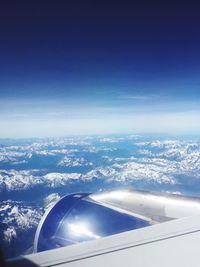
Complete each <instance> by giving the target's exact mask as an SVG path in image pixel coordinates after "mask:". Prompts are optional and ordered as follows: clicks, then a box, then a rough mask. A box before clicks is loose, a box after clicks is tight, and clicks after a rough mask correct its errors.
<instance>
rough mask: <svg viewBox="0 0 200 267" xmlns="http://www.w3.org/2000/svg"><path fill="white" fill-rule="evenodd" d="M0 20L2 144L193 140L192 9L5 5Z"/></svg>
mask: <svg viewBox="0 0 200 267" xmlns="http://www.w3.org/2000/svg"><path fill="white" fill-rule="evenodd" d="M0 13H1V14H0V33H1V34H0V75H1V77H0V111H1V112H0V125H1V130H0V137H3V138H5V137H16V138H18V137H34V136H41V137H45V136H64V135H68V134H70V135H73V134H101V133H106V134H107V133H179V134H185V133H196V134H198V133H199V132H200V124H199V121H200V120H199V119H200V90H199V89H200V76H199V73H200V50H199V47H200V31H199V24H200V18H199V14H198V8H197V6H194V5H193V4H192V3H191V4H190V5H189V4H184V3H182V4H181V5H180V3H177V4H176V2H173V4H170V3H165V4H163V3H162V4H161V3H159V2H151V3H141V4H140V5H138V4H137V5H136V4H133V3H132V4H130V3H128V2H127V3H126V1H125V2H124V1H123V2H122V1H117V2H115V4H114V5H113V4H112V2H111V1H106V2H103V1H101V2H99V3H98V4H96V5H95V4H94V1H90V2H89V1H72V2H70V1H48V5H46V4H45V1H32V2H29V3H27V1H20V2H18V3H15V1H13V5H10V6H8V4H7V5H6V3H5V4H4V5H3V6H2V8H1V11H0Z"/></svg>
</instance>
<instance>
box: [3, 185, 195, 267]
mask: <svg viewBox="0 0 200 267" xmlns="http://www.w3.org/2000/svg"><path fill="white" fill-rule="evenodd" d="M199 244H200V199H199V198H194V197H184V196H180V195H169V194H158V193H150V192H143V191H134V190H117V191H111V192H104V193H98V194H85V193H84V194H79V193H78V194H73V195H69V196H65V197H63V198H62V199H60V200H59V201H58V202H57V203H56V204H55V205H54V206H53V207H51V208H50V209H49V210H48V211H47V212H46V213H45V214H44V216H43V218H42V220H41V222H40V224H39V225H38V228H37V231H36V235H35V241H34V253H33V254H31V255H27V256H23V257H20V258H17V259H12V260H10V261H8V262H7V266H46V267H47V266H49V267H50V266H57V267H61V266H62V267H64V266H66V267H74V266H77V267H78V266H82V267H84V266H87V267H90V266H97V267H100V266H101V267H102V266H124V265H125V266H137V267H150V266H152V267H158V266H159V267H160V266H162V267H163V266H164V267H165V266H166V267H167V266H181V267H183V266H185V267H186V266H187V267H188V266H199Z"/></svg>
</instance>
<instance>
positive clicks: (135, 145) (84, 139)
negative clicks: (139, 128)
mask: <svg viewBox="0 0 200 267" xmlns="http://www.w3.org/2000/svg"><path fill="white" fill-rule="evenodd" d="M129 187H131V188H135V189H140V190H150V191H159V192H169V193H175V194H186V195H192V196H200V139H198V138H194V137H192V138H178V137H172V136H144V135H121V136H119V135H118V136H80V137H67V138H48V139H18V140H17V139H16V140H12V139H1V140H0V200H1V202H0V242H1V244H0V245H1V247H2V248H3V251H4V253H5V254H6V256H7V257H14V256H18V255H20V254H25V253H30V252H31V251H32V246H33V240H34V235H35V231H36V228H37V225H38V223H39V221H40V219H41V217H42V215H43V213H44V211H45V209H46V208H47V207H49V206H50V205H52V203H54V202H55V201H57V200H58V199H59V198H60V197H62V196H63V195H66V194H70V193H74V192H100V191H104V190H111V189H114V188H129Z"/></svg>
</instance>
